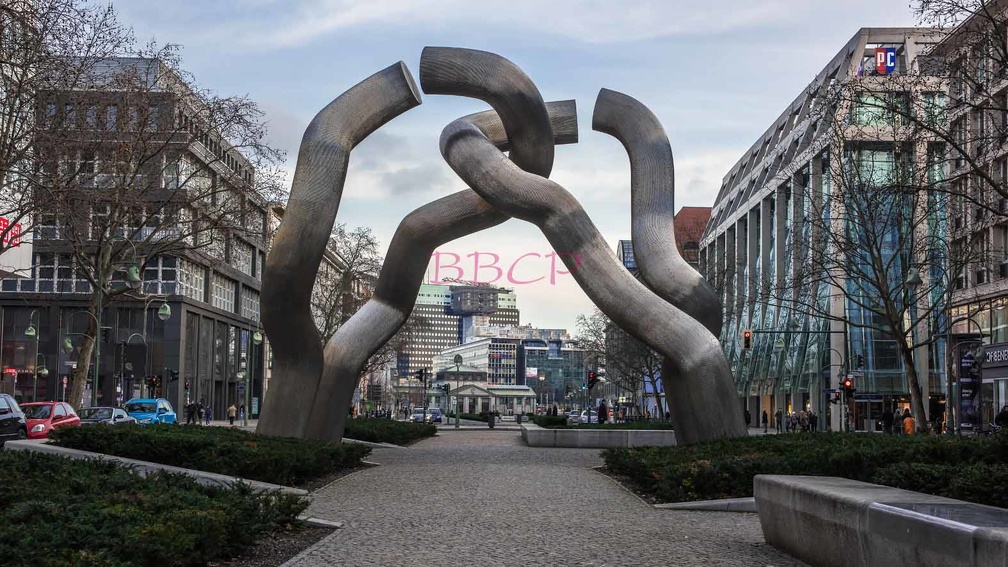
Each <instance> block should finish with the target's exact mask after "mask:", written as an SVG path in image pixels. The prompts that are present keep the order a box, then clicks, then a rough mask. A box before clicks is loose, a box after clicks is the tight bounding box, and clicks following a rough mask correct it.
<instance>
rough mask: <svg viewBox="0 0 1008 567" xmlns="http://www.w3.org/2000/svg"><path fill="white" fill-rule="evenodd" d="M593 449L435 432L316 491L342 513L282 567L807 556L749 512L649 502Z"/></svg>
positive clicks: (505, 435)
mask: <svg viewBox="0 0 1008 567" xmlns="http://www.w3.org/2000/svg"><path fill="white" fill-rule="evenodd" d="M598 453H599V452H598V450H594V449H592V450H586V449H531V448H528V447H525V446H524V444H523V443H522V441H521V437H520V435H519V434H518V433H516V432H514V431H452V430H446V431H445V430H443V431H441V432H440V433H439V434H438V436H437V437H436V438H433V439H429V440H426V441H423V442H421V443H419V444H417V445H414V446H412V447H410V448H407V449H375V450H374V452H373V453H372V455H371V457H370V460H372V461H375V462H378V463H381V466H380V467H374V468H371V469H367V470H365V471H362V472H358V473H355V474H353V475H350V476H348V477H344V478H343V479H340V480H338V481H336V482H335V483H333V484H331V485H329V486H327V487H325V488H323V489H321V490H319V491H318V492H316V493H315V494H314V496H313V503H312V505H311V507H310V508H309V509H308V513H309V514H310V515H312V516H316V517H319V518H324V519H327V520H333V521H343V522H345V527H344V528H343V529H340V530H338V531H336V532H335V533H333V534H332V535H331V536H329V537H327V538H325V539H323V540H322V541H320V542H319V543H318V544H316V545H315V546H313V547H311V548H309V549H308V550H306V551H305V552H303V553H302V554H301V555H299V556H298V557H296V558H294V559H292V560H291V561H289V562H288V563H286V564H285V567H309V566H326V567H331V566H336V565H346V566H371V565H374V566H379V565H380V566H399V565H402V566H410V567H424V566H441V565H467V566H468V565H472V566H480V567H482V566H513V565H528V566H539V565H574V566H616V565H627V566H651V565H654V566H661V567H667V566H670V565H740V566H741V565H746V566H748V565H754V566H767V565H773V566H777V567H784V566H799V565H804V564H803V563H801V562H798V561H796V560H793V559H791V558H789V557H788V556H786V555H784V554H782V553H781V552H779V551H777V550H775V549H773V548H772V547H770V546H768V545H767V544H766V543H764V542H763V535H762V532H761V531H760V527H759V520H758V518H757V517H756V515H755V514H739V513H727V512H684V511H670V510H655V509H654V508H652V507H650V506H648V505H647V504H645V503H644V502H642V501H641V500H639V499H638V498H637V497H636V496H634V495H632V494H630V493H628V492H626V491H625V490H623V489H622V488H621V487H619V486H618V485H617V484H615V483H614V482H612V481H611V480H609V479H608V478H606V477H604V476H602V475H601V474H599V473H597V472H594V471H592V470H591V469H589V468H588V467H590V466H593V465H599V464H601V459H600V458H599V456H598Z"/></svg>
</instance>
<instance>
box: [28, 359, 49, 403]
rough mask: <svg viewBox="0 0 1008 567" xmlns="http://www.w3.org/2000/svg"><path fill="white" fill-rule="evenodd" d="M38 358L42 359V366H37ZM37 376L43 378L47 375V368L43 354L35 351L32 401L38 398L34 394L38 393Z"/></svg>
mask: <svg viewBox="0 0 1008 567" xmlns="http://www.w3.org/2000/svg"><path fill="white" fill-rule="evenodd" d="M39 358H41V359H42V366H39V363H38V359H39ZM39 376H41V377H42V378H45V377H46V376H49V369H48V368H46V363H45V355H44V354H39V353H35V383H34V384H33V385H32V401H33V402H34V401H38V400H36V395H37V394H38V377H39Z"/></svg>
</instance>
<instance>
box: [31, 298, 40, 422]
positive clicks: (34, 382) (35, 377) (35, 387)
mask: <svg viewBox="0 0 1008 567" xmlns="http://www.w3.org/2000/svg"><path fill="white" fill-rule="evenodd" d="M41 322H42V318H41V317H39V329H38V331H37V332H36V333H35V364H33V365H32V367H33V368H34V371H33V372H32V374H33V377H32V401H33V402H37V401H38V355H39V335H40V334H41V333H42V325H41Z"/></svg>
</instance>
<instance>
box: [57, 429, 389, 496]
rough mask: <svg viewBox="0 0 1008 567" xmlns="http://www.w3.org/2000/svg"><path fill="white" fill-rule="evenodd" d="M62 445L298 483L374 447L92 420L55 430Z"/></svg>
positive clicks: (348, 465) (352, 463) (349, 463)
mask: <svg viewBox="0 0 1008 567" xmlns="http://www.w3.org/2000/svg"><path fill="white" fill-rule="evenodd" d="M49 440H50V442H51V443H55V444H56V445H59V446H61V447H69V448H71V449H80V450H82V451H92V452H95V453H105V454H108V455H116V456H119V457H126V458H130V459H139V460H141V461H150V462H154V463H161V464H164V465H172V466H176V467H184V468H187V469H196V470H201V471H206V472H213V473H220V474H226V475H230V476H238V477H242V478H247V479H251V480H259V481H262V482H271V483H273V484H282V485H288V486H297V485H299V484H302V483H304V482H306V481H309V480H313V479H317V478H321V477H324V476H327V475H330V474H332V473H335V472H339V471H342V470H346V469H352V468H355V467H358V466H360V465H361V460H362V459H363V458H364V457H366V456H367V455H368V454H370V453H371V448H370V447H366V446H364V445H360V444H356V443H347V444H339V443H329V442H325V441H307V440H301V439H292V438H289V437H269V436H266V435H257V434H255V433H249V432H246V431H242V430H240V429H237V428H231V427H197V426H186V427H180V426H178V425H165V424H158V425H144V426H140V425H115V426H107V425H89V426H87V427H63V428H60V429H56V430H53V431H52V432H51V433H50V434H49Z"/></svg>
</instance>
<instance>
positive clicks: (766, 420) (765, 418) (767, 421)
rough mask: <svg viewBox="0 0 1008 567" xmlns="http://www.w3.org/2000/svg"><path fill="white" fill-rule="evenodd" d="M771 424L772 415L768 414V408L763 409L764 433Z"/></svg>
mask: <svg viewBox="0 0 1008 567" xmlns="http://www.w3.org/2000/svg"><path fill="white" fill-rule="evenodd" d="M769 425H770V416H768V415H767V412H766V410H763V433H766V432H767V431H768V429H767V428H768V427H769Z"/></svg>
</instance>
